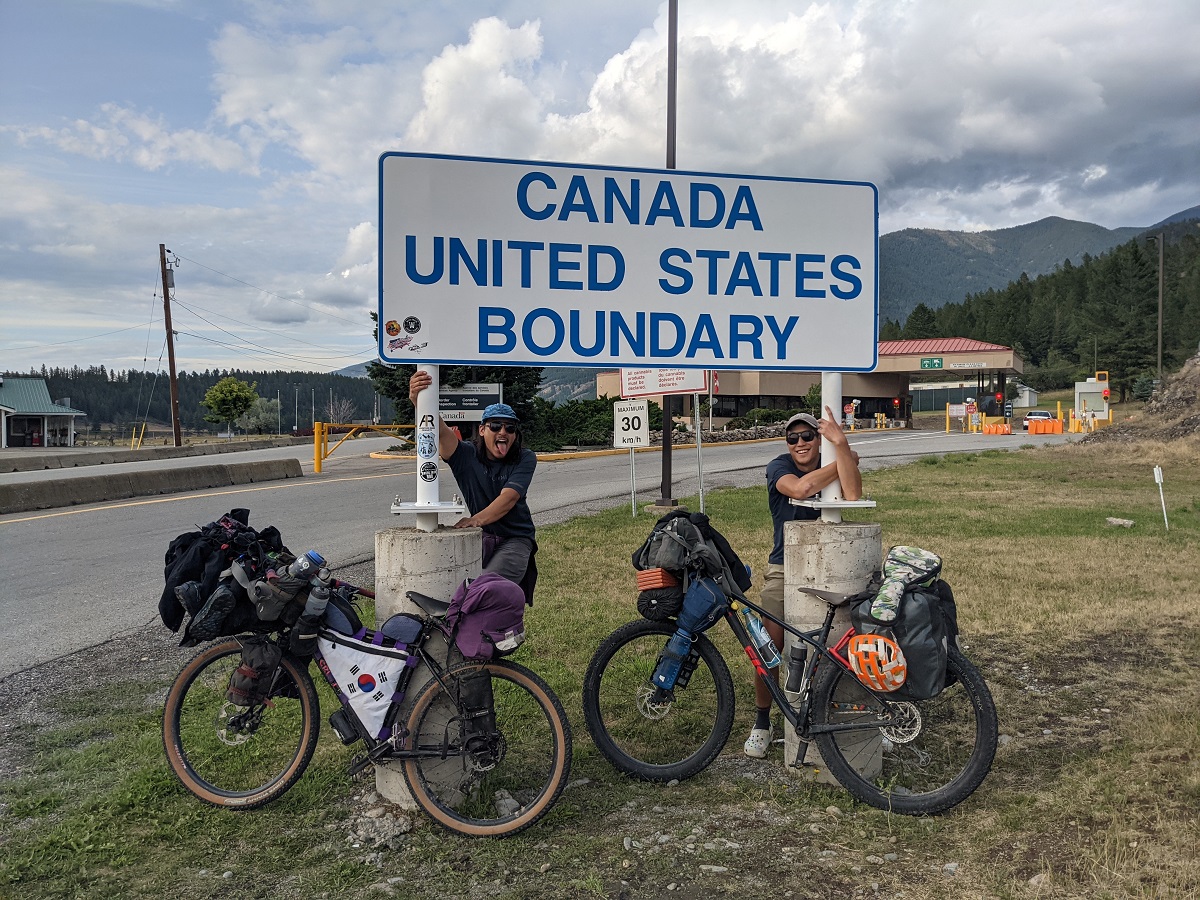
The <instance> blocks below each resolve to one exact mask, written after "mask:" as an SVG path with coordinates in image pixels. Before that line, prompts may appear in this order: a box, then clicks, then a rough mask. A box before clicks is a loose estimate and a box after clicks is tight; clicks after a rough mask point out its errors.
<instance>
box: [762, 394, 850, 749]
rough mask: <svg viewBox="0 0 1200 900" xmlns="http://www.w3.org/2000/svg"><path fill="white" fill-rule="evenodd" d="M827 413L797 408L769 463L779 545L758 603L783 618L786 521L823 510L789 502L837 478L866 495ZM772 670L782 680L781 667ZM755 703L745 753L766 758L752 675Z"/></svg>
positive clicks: (766, 721)
mask: <svg viewBox="0 0 1200 900" xmlns="http://www.w3.org/2000/svg"><path fill="white" fill-rule="evenodd" d="M825 415H826V418H824V419H816V418H813V417H812V416H810V415H809V414H808V413H798V414H796V415H794V416H792V417H791V418H790V419H788V422H787V425H786V426H785V427H784V440H785V442H786V444H787V452H785V453H781V454H780V455H779V456H777V457H775V458H774V459H773V460H771V461H770V462H769V463H767V503H768V505H769V506H770V508H771V522H772V523H773V524H774V527H775V544H774V546H773V547H772V548H771V555H770V557H768V559H767V571H766V574H765V575H764V576H763V587H762V594H761V596H760V600H759V605H760V606H762V607H763V609H765V610H767V611H768V612H770V613H771V614H772V615H775V616H778V617H779V618H780V619H782V618H783V525H784V523H785V522H793V521H796V520H798V519H817V518H820V515H821V513H820V511H819V510H816V509H811V508H809V507H807V506H793V505H792V504H791V503H790V502H789V501H791V500H807V499H808V498H810V497H812V496H814V495H815V494H817V493H819V492H820V491H821V490H822V489H824V488H826V487H828V486H829V485H830V484H832V483H833V482H835V481H837V482H840V484H841V489H842V498H843V499H845V500H858V499H860V498H861V497H862V475H861V474H859V471H858V454H857V453H855V452H854V451H853V450H851V449H850V442H849V441H847V440H846V434H845V432H844V431H842V426H841V425H839V424H838V420H837V417H836V416H835V415H834V414H833V411H832V410H831V409H830V408H829V407H828V406H827V407H825ZM821 438H825V439H826V440H828V441H829V443H830V444H832V445H833V457H834V458H833V459H832V460H829V461H828V462H825V463H824V464H822V460H821ZM763 624H764V625H766V627H767V632H768V633H769V634H770V635H771V639H772V640H773V641H775V646H777V647H782V646H783V629H782V628H781V627H780V626H778V625H776V624H775V623H774V622H771V621H770V620H765V621H764V622H763ZM769 672H770V674H771V677H772V678H774V679H776V681H778V679H779V669H778V668H775V669H770V670H769ZM754 705H755V707H756V715H755V720H754V728H753V729H752V730H751V731H750V737H749V738H747V739H746V745H745V751H746V755H747V756H752V757H754V758H755V759H762V758H763V757H764V756H766V755H767V749H768V748H769V747H770V746H771V692H770V691H769V690H768V689H767V686H766V685H765V684H764V683H763V681H762V679H760V678H758V677H757V676H756V677H755V679H754Z"/></svg>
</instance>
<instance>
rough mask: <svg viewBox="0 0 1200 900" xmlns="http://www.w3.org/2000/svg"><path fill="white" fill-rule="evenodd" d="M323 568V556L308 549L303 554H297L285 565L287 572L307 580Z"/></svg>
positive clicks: (294, 576)
mask: <svg viewBox="0 0 1200 900" xmlns="http://www.w3.org/2000/svg"><path fill="white" fill-rule="evenodd" d="M324 568H325V557H323V556H322V555H321V554H320V553H318V552H317V551H316V550H308V551H306V552H305V553H304V555H303V556H297V557H296V561H295V562H293V563H292V564H291V565H290V566H288V567H287V571H288V574H289V575H291V576H292V577H293V578H301V579H303V580H304V581H308V580H309V579H310V578H313V577H314V576H316V575H318V574H319V573H320V571H321V570H322V569H324Z"/></svg>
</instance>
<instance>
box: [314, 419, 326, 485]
mask: <svg viewBox="0 0 1200 900" xmlns="http://www.w3.org/2000/svg"><path fill="white" fill-rule="evenodd" d="M323 425H324V423H323V422H313V474H314V475H320V474H321V451H322V449H323V448H322V446H321V432H322V431H323V430H324V429H323V427H322V426H323Z"/></svg>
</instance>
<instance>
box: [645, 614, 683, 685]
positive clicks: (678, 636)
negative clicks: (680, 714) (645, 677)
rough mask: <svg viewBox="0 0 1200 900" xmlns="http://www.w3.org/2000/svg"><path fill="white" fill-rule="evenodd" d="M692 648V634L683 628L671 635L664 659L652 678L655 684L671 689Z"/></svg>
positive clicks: (663, 654)
mask: <svg viewBox="0 0 1200 900" xmlns="http://www.w3.org/2000/svg"><path fill="white" fill-rule="evenodd" d="M691 649H692V636H691V635H690V634H689V633H688V632H686V631H684V630H683V629H682V628H681V629H679V630H678V631H676V632H675V633H674V634H673V635H671V639H670V640H669V641H667V646H666V648H665V649H664V650H663V653H662V661H661V662H659V664H658V667H657V668H656V669H655V670H654V676H653V677H652V678H651V679H650V680H651V681H652V682H653V684H654V686H655V687H657V688H660V689H661V690H664V691H669V690H671V689H672V688H673V687H675V682H676V681H678V680H679V670H680V669H681V668H682V667H683V661H684V660H685V659H687V655H688V651H690V650H691Z"/></svg>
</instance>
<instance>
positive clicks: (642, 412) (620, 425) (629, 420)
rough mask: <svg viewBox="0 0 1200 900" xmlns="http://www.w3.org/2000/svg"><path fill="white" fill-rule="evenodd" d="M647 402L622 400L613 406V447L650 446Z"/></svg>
mask: <svg viewBox="0 0 1200 900" xmlns="http://www.w3.org/2000/svg"><path fill="white" fill-rule="evenodd" d="M649 406H650V404H649V401H646V400H622V401H619V402H617V403H614V404H613V446H614V447H620V448H622V449H624V448H625V447H649V446H650V410H649Z"/></svg>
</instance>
